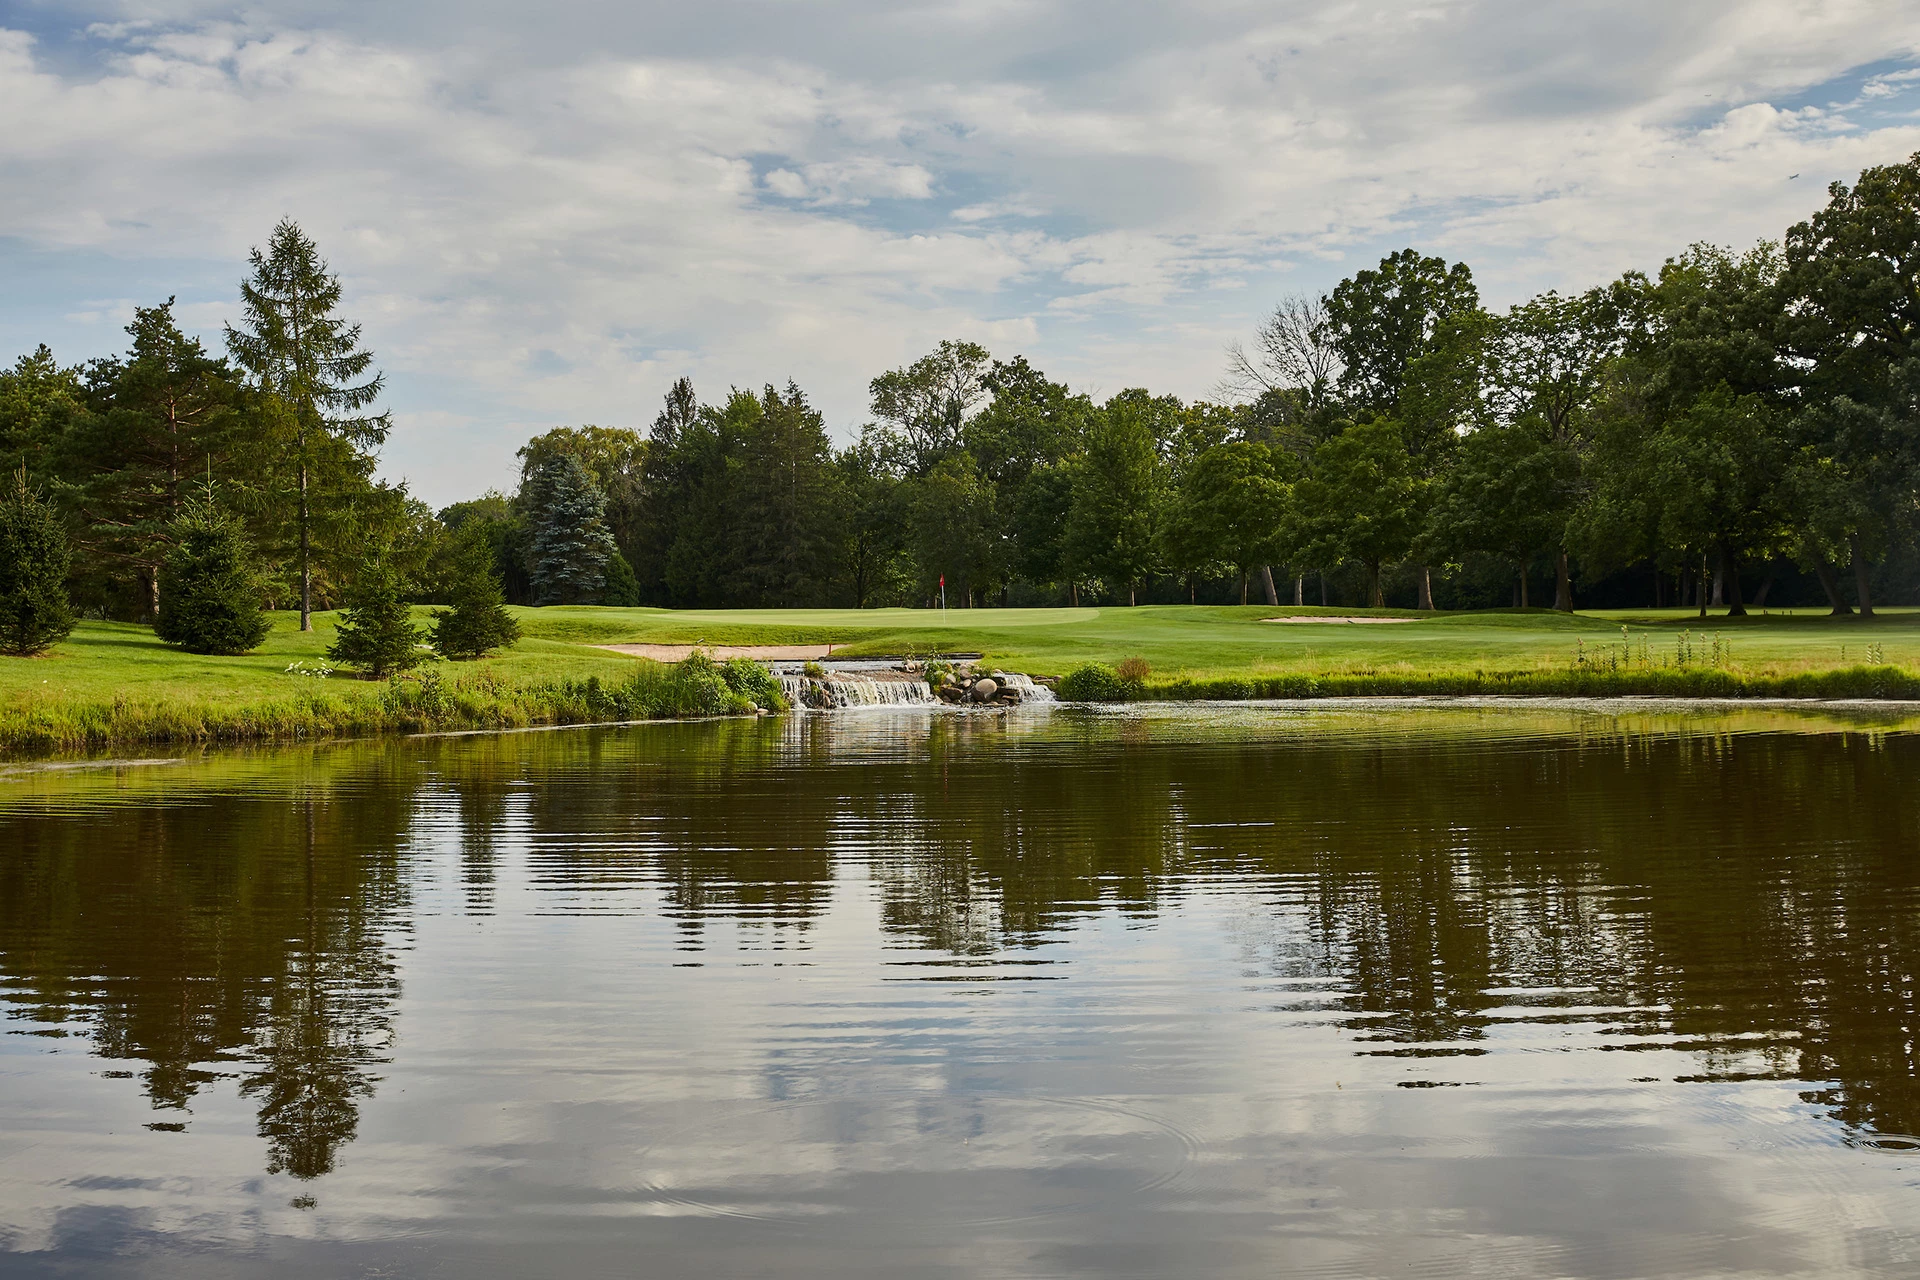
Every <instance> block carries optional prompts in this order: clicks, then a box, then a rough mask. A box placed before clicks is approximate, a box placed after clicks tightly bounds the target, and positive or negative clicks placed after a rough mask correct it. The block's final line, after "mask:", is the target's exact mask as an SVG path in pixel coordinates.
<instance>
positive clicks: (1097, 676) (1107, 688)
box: [1054, 662, 1142, 702]
mask: <svg viewBox="0 0 1920 1280" xmlns="http://www.w3.org/2000/svg"><path fill="white" fill-rule="evenodd" d="M1054 692H1055V693H1056V694H1058V696H1059V697H1061V698H1062V699H1064V700H1065V701H1067V702H1126V701H1128V700H1129V699H1132V698H1137V697H1139V696H1140V694H1141V692H1142V689H1141V686H1140V684H1139V682H1138V681H1128V680H1125V679H1122V678H1121V675H1120V673H1119V672H1118V671H1115V670H1114V669H1113V668H1112V667H1110V666H1108V665H1107V664H1106V663H1104V662H1089V663H1087V664H1086V665H1084V666H1081V667H1076V668H1075V669H1074V670H1072V671H1069V672H1068V673H1067V674H1066V675H1064V676H1062V677H1061V679H1060V684H1059V686H1058V687H1057V688H1056V689H1055V690H1054Z"/></svg>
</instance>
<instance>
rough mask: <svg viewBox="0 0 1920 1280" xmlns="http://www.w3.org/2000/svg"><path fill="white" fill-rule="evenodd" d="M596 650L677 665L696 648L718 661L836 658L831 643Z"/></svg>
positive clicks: (620, 646)
mask: <svg viewBox="0 0 1920 1280" xmlns="http://www.w3.org/2000/svg"><path fill="white" fill-rule="evenodd" d="M594 648H596V649H611V650H613V652H615V653H624V654H626V655H628V656H629V657H634V658H652V659H654V660H655V661H658V662H678V661H680V660H681V659H682V658H684V657H686V656H687V655H688V654H690V653H692V652H693V651H694V650H695V649H701V650H704V651H705V652H706V653H708V654H710V655H711V656H712V657H713V658H714V659H715V660H716V661H719V662H725V661H726V660H727V659H728V658H759V659H761V660H762V661H772V662H782V661H785V662H808V661H812V660H815V659H818V658H830V657H832V656H833V646H832V645H830V644H703V645H691V644H597V645H595V646H594Z"/></svg>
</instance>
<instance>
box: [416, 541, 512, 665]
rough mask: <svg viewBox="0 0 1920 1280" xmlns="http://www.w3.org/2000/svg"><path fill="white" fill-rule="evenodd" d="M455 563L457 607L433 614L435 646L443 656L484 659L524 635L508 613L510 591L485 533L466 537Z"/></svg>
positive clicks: (454, 600)
mask: <svg viewBox="0 0 1920 1280" xmlns="http://www.w3.org/2000/svg"><path fill="white" fill-rule="evenodd" d="M464 542H465V544H466V545H464V546H463V547H462V548H461V554H460V558H459V561H458V562H457V564H456V565H455V569H454V572H455V574H456V578H455V581H454V586H453V607H452V608H450V609H439V610H436V611H435V612H434V615H433V647H434V650H435V651H436V652H437V653H439V655H440V656H441V657H443V658H452V659H456V660H459V659H467V658H483V657H485V656H486V655H487V654H489V653H491V652H492V651H493V650H495V649H503V648H506V647H507V646H508V645H511V644H513V643H514V642H515V641H517V640H518V639H519V638H520V624H519V623H517V622H515V621H514V620H513V615H512V614H510V613H508V612H507V597H506V592H505V590H504V589H503V587H502V586H501V582H500V575H499V574H498V573H496V572H495V571H494V567H493V549H492V547H491V546H490V545H489V544H488V543H487V542H486V541H485V539H484V538H483V537H481V536H471V537H468V538H466V539H464Z"/></svg>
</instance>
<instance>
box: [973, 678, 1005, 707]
mask: <svg viewBox="0 0 1920 1280" xmlns="http://www.w3.org/2000/svg"><path fill="white" fill-rule="evenodd" d="M999 692H1000V686H999V685H997V684H995V683H994V682H993V679H992V677H988V678H986V679H984V680H979V681H976V682H975V683H974V686H973V700H974V701H975V702H992V701H993V697H994V695H995V694H997V693H999Z"/></svg>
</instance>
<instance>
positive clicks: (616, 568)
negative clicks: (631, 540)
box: [600, 551, 640, 609]
mask: <svg viewBox="0 0 1920 1280" xmlns="http://www.w3.org/2000/svg"><path fill="white" fill-rule="evenodd" d="M600 603H601V604H606V605H613V606H614V607H616V608H620V609H633V608H637V607H638V606H639V604H640V579H638V578H636V577H634V576H633V566H632V565H630V564H628V563H627V558H626V557H625V556H623V555H621V554H620V553H619V552H618V551H616V552H614V553H613V555H612V557H611V558H610V559H608V561H607V572H606V577H605V578H604V579H603V580H602V581H601V584H600Z"/></svg>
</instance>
